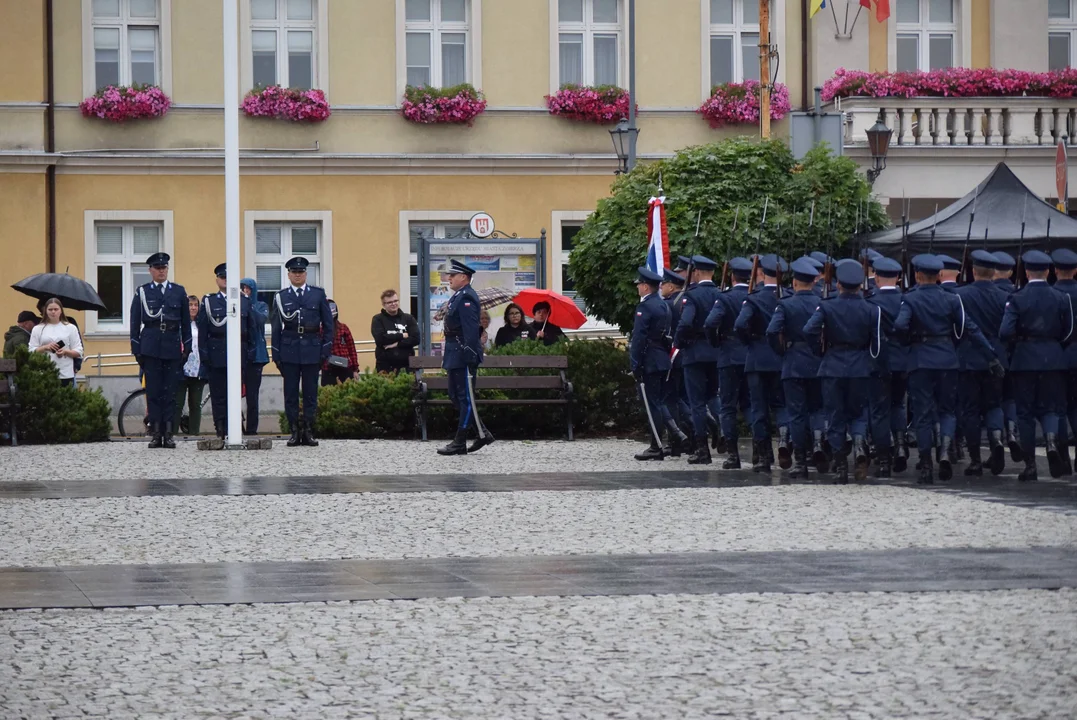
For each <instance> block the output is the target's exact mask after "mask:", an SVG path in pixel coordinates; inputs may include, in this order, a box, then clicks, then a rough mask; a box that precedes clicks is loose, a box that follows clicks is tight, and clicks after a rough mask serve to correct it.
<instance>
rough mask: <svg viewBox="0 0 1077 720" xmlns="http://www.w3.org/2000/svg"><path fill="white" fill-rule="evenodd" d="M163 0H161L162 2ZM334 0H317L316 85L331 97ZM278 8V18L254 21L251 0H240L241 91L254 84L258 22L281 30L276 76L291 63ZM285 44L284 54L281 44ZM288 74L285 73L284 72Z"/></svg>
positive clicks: (245, 90)
mask: <svg viewBox="0 0 1077 720" xmlns="http://www.w3.org/2000/svg"><path fill="white" fill-rule="evenodd" d="M163 1H164V0H162V2H163ZM330 2H331V0H314V17H315V21H314V83H313V84H314V88H315V89H317V90H321V91H322V92H323V93H324V94H325V98H326V100H329V99H330V98H329V3H330ZM283 17H284V16H282V15H281V11H280V9H279V8H278V11H277V20H275V21H268V20H260V21H254V20H252V18H251V3H250V0H239V27H240V33H239V72H240V80H241V83H242V87H241V88H240V92H241V93H246V92H248V91H249V90H251V89H252V88H254V54H253V53H254V50H253V48H252V36H251V32H252V31H253V30H258V29H260V28H259V27H255V24H256V23H257V24H261V23H268V25H267V26H266V27H265V29H269V28H270V27H276V28H277V32H278V33H281V34H279V35H278V37H277V78H278V80H279V79H281V78H283V77H284V75H283V74H281V71H280V68H281V63H282V62H283V63H284V65H285V67H287V64H288V58H287V40H282V39H281V38H282V37H283V33H282V31H281V29H280V28H284V27H288V23H289V21H287V20H284V19H283ZM303 25H304V28H303V29H310V25H311V24H310V23H309V22H306V21H303ZM282 45H283V47H284V54H283V55H282V53H281V47H282ZM285 74H286V73H285Z"/></svg>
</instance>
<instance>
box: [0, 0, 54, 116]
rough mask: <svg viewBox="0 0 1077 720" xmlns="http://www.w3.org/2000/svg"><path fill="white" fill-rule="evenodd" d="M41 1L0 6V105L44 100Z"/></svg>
mask: <svg viewBox="0 0 1077 720" xmlns="http://www.w3.org/2000/svg"><path fill="white" fill-rule="evenodd" d="M44 6H45V3H44V0H19V1H18V2H13V1H12V0H7V1H6V2H0V102H39V101H41V100H44V99H45V10H44Z"/></svg>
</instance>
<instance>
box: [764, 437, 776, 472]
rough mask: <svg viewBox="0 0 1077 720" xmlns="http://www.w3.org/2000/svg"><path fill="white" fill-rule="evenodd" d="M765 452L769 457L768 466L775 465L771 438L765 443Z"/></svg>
mask: <svg viewBox="0 0 1077 720" xmlns="http://www.w3.org/2000/svg"><path fill="white" fill-rule="evenodd" d="M763 451H764V452H765V453H766V456H767V465H768V466H769V465H773V464H774V444H773V443H772V442H771V441H770V438H769V437H768V438H767V439H766V441H765V442H764V443H763Z"/></svg>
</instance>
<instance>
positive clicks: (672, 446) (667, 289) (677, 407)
mask: <svg viewBox="0 0 1077 720" xmlns="http://www.w3.org/2000/svg"><path fill="white" fill-rule="evenodd" d="M681 259H682V260H683V262H684V266H685V269H687V267H688V262H689V258H686V257H684V256H683V255H682V256H681ZM682 288H684V277H683V276H682V275H679V274H677V272H676V271H674V270H670V269H669V268H665V269H664V270H663V271H662V284H661V285H660V286H659V292H661V294H662V299H663V300H664V301H665V303H666V306H667V307H668V308H669V313H670V325H669V344H670V347H672V345H673V332H674V331H675V330H676V329H677V323H679V322H680V321H681V303H680V302H679V300H678V298H679V295H680V291H681V289H682ZM661 402H662V404H663V405H665V406H666V411H667V412H668V413H669V418H670V422H671V423H672V425H669V424H667V426H666V427H667V430H668V441H669V447H668V450H669V456H670V457H680V456H681V452H682V451H686V450H687V449H688V447H687V445H688V443H682V442H681V441H680V440H679V439H678V438H680V436H681V434H683V433H684V429H683V428H684V427H685V426H687V427H689V428H690V427H691V422H692V421H691V411H690V410H689V409H688V402H687V396H686V395H685V394H684V369H683V368H682V366H681V354H680V353H679V352H674V353H673V354H672V357H671V358H670V367H669V370H668V371H667V372H666V379H665V382H664V383H662V401H661Z"/></svg>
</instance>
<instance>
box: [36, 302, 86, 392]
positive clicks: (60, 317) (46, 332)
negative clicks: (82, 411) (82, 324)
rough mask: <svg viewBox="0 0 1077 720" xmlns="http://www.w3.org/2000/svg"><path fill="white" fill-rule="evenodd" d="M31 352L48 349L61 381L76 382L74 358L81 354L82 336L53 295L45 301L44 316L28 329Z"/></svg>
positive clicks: (66, 382)
mask: <svg viewBox="0 0 1077 720" xmlns="http://www.w3.org/2000/svg"><path fill="white" fill-rule="evenodd" d="M30 352H39V353H47V354H48V357H49V359H50V360H52V362H53V364H54V365H56V368H57V369H58V370H59V371H60V382H61V383H62V384H64V385H73V384H74V383H75V358H80V357H82V336H81V335H79V331H78V330H76V329H75V326H74V325H72V324H71V323H69V322H68V321H67V316H66V315H64V306H63V305H62V304H61V303H60V301H59V300H58V299H56V298H49V300H47V301H46V302H45V316H44V318H43V319H42V321H41V323H40V324H39V325H37V326H35V327H34V329H33V332H31V333H30Z"/></svg>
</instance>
